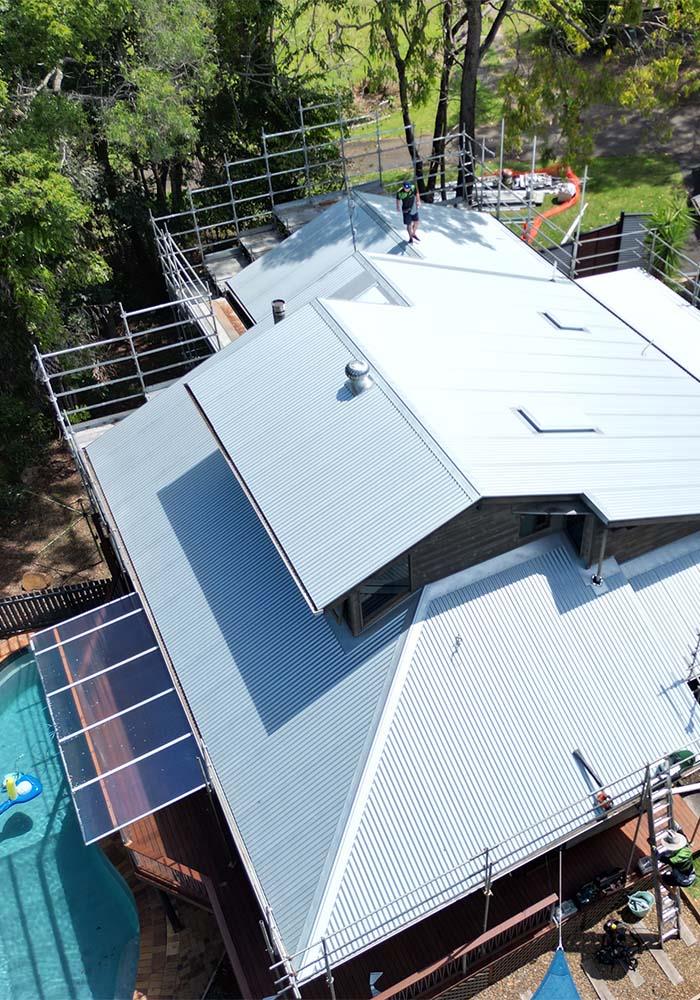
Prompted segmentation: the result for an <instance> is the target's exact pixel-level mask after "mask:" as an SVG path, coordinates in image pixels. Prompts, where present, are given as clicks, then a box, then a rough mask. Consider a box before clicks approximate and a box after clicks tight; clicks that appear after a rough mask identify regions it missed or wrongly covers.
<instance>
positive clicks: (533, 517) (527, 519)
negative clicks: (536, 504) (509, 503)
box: [519, 514, 552, 538]
mask: <svg viewBox="0 0 700 1000" xmlns="http://www.w3.org/2000/svg"><path fill="white" fill-rule="evenodd" d="M551 523H552V518H551V516H550V515H549V514H521V515H520V533H519V537H520V538H529V537H530V535H536V534H537V533H538V532H539V531H545V530H546V529H547V528H548V527H549V526H550V524H551Z"/></svg>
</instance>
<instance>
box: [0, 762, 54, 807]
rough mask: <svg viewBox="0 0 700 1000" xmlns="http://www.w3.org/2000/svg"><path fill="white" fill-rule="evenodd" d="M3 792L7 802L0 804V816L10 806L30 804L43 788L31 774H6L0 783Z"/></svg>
mask: <svg viewBox="0 0 700 1000" xmlns="http://www.w3.org/2000/svg"><path fill="white" fill-rule="evenodd" d="M2 788H3V791H4V792H5V793H6V795H7V802H3V803H1V804H0V816H2V814H3V813H4V812H7V810H8V809H11V808H12V806H18V805H22V804H23V803H24V802H31V801H32V799H35V798H36V797H37V795H41V793H42V792H43V790H44V788H43V785H42V784H41V782H40V781H39V779H38V778H36V777H35V776H34V775H33V774H20V773H19V772H17V771H16V772H15V773H14V774H6V775H5V778H4V780H3V782H2Z"/></svg>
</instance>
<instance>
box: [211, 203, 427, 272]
mask: <svg viewBox="0 0 700 1000" xmlns="http://www.w3.org/2000/svg"><path fill="white" fill-rule="evenodd" d="M396 215H397V219H396V223H397V226H398V231H397V232H394V231H393V227H392V226H389V225H388V224H387V223H386V221H385V220H384V219H383V218H382V216H381V215H380V214H378V213H375V212H374V211H373V210H372V209H370V208H367V207H366V206H364V205H363V204H362V203H361V202H359V201H357V200H355V199H353V201H352V222H353V225H354V228H355V238H356V247H355V246H353V240H352V229H351V224H350V222H351V213H350V208H349V203H348V199H347V198H345V197H343V198H341V199H340V201H338V202H336V203H335V204H334V205H331V206H330V207H329V208H327V209H326V210H325V211H324V212H321V213H320V214H319V215H317V216H316V217H315V218H314V219H312V220H311V221H310V222H307V223H306V225H305V226H302V227H301V228H300V229H297V230H296V232H294V233H292V235H291V236H288V237H287V238H286V239H285V240H283V241H282V243H280V244H279V246H277V247H275V248H274V249H273V250H270V251H269V252H268V253H266V254H264V255H263V256H262V257H259V258H258V259H257V260H256V261H254V262H253V264H251V265H250V266H249V267H247V268H244V269H243V271H241V272H240V274H239V275H238V276H237V277H236V278H235V279H234V280H232V282H231V287H232V288H233V291H234V292H236V290H237V288H238V287H239V286H240V287H241V288H243V287H246V286H247V285H248V283H249V282H251V281H252V280H253V279H254V277H255V275H256V274H264V273H265V272H268V271H271V270H274V269H275V268H283V267H285V266H286V265H289V264H292V263H305V264H307V265H308V264H309V261H310V260H311V259H312V257H314V256H315V255H316V256H318V257H319V264H318V266H314V267H313V269H312V273H313V274H318V273H325V272H326V271H328V270H330V269H331V268H332V267H334V266H335V265H336V264H338V263H339V262H340V261H341V260H343V259H344V258H345V257H348V256H350V254H352V253H353V252H354V250H355V249H357V250H367V251H373V252H376V253H391V254H399V255H402V254H404V253H406V252H407V250H408V243H407V241H406V240H404V239H403V238H402V235H401V232H402V230H403V224H402V222H401V216H400V214H399V213H398V212H397V213H396Z"/></svg>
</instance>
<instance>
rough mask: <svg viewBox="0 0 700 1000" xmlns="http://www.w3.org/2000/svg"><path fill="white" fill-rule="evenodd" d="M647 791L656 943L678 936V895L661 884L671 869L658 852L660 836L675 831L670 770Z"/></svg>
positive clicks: (679, 924) (679, 914) (672, 889)
mask: <svg viewBox="0 0 700 1000" xmlns="http://www.w3.org/2000/svg"><path fill="white" fill-rule="evenodd" d="M649 787H650V790H649V794H648V798H647V819H648V823H649V846H650V848H651V859H652V863H653V869H652V875H653V879H654V895H655V897H656V919H657V926H658V940H659V946H660V947H662V948H663V945H664V942H665V941H669V940H671V939H675V938H680V936H681V894H680V889H679V888H678V887H677V886H667V885H665V884H664V881H663V879H664V876H665V875H667V874H668V873H669V872H670V867H669V865H667V864H666V863H665V862H664V861H663V859H662V858H661V856H660V854H659V849H660V844H659V840H660V838H661V836H662V835H663V834H664V833H665V832H666V831H667V830H674V829H675V823H674V819H673V784H672V780H671V773H670V771H669V772H667V774H666V777H665V781H664V786H663V788H660V789H657V790H655V791H651V784H650V786H649Z"/></svg>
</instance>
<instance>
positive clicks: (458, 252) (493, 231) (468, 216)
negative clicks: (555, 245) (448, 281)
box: [355, 191, 552, 307]
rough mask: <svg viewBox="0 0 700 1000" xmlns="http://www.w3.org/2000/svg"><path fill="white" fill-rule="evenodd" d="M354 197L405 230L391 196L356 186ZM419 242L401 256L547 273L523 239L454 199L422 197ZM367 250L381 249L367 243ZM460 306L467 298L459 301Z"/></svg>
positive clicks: (499, 271)
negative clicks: (429, 200)
mask: <svg viewBox="0 0 700 1000" xmlns="http://www.w3.org/2000/svg"><path fill="white" fill-rule="evenodd" d="M355 198H356V200H357V201H358V202H359V203H360V204H362V205H364V206H365V207H366V208H367V209H369V210H371V211H372V212H373V214H374V217H375V218H380V219H381V220H382V221H383V222H384V224H385V225H386V226H391V227H392V228H394V229H395V230H396V231H397V232H398V233H399V234H405V230H404V229H403V226H402V222H401V213H400V212H398V211H397V210H396V204H395V199H394V198H388V197H386V195H380V194H368V193H366V192H364V191H358V192H355ZM420 220H421V224H420V228H419V230H418V235H419V237H420V242H419V243H418V244H413V245H412V246H411V247H410V249H411V250H412V251H413V253H412V254H411V255H408V256H407V257H406V258H404V259H409V260H423V261H427V262H428V263H431V264H448V265H451V266H453V267H462V268H470V269H476V270H478V271H491V272H493V273H497V274H522V275H525V274H527V275H539V276H541V277H545V278H546V277H549V275H550V274H551V273H552V265H551V264H550V263H548V262H547V261H545V260H544V258H543V257H541V256H540V254H539V253H537V252H536V251H535V250H533V249H532V248H531V247H529V246H528V245H527V244H526V243H524V242H523V241H522V240H521V239H520V238H519V237H518V236H516V235H515V234H514V233H512V232H511V231H510V230H509V229H507V228H506V227H505V226H504V225H502V224H501V223H500V222H499V221H498V220H497V219H495V218H494V217H493V216H492V215H490V214H489V213H488V212H474V211H470V210H468V209H465V208H463V207H462V206H461V204H460V203H459V202H454V201H452V202H447V203H443V202H437V203H436V204H432V205H431V204H427V203H425V202H423V203H421V206H420ZM366 252H367V253H383V252H384V251H382V250H380V249H379V248H370V247H368V248H367V250H366ZM463 305H464V306H465V307H467V306H468V301H467V300H466V299H465V300H464V301H463Z"/></svg>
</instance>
